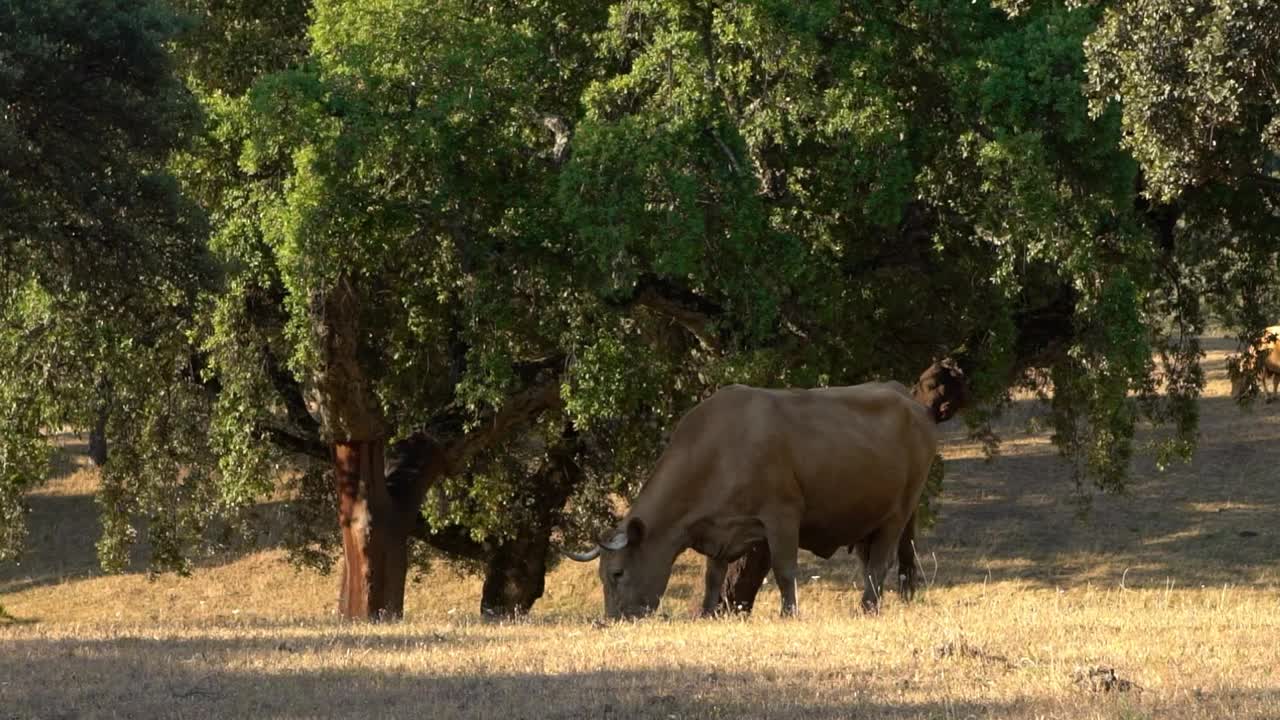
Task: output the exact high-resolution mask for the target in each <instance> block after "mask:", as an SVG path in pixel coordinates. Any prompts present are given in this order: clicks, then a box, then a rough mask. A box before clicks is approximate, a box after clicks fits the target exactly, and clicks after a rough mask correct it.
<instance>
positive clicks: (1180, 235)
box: [1087, 0, 1280, 397]
mask: <svg viewBox="0 0 1280 720" xmlns="http://www.w3.org/2000/svg"><path fill="white" fill-rule="evenodd" d="M1087 50H1088V54H1089V78H1090V82H1089V86H1088V89H1089V92H1090V96H1091V102H1092V104H1093V109H1094V112H1095V113H1103V112H1108V111H1109V110H1110V109H1111V108H1116V107H1118V108H1119V109H1120V111H1121V116H1122V119H1123V127H1124V137H1123V145H1124V147H1125V148H1126V149H1128V150H1129V151H1130V152H1131V153H1132V154H1133V156H1134V158H1135V159H1136V160H1137V161H1138V162H1139V163H1140V164H1141V167H1142V173H1143V175H1142V178H1143V182H1142V188H1141V190H1142V194H1143V198H1144V199H1149V201H1150V203H1151V204H1152V205H1153V206H1154V207H1153V210H1152V211H1151V212H1149V214H1150V215H1152V216H1153V217H1154V219H1155V222H1154V223H1153V225H1154V227H1155V231H1156V233H1155V235H1156V239H1157V242H1158V245H1159V247H1160V248H1161V251H1162V252H1163V254H1164V256H1165V258H1166V263H1165V268H1164V269H1165V272H1166V273H1167V274H1170V275H1174V276H1176V277H1177V282H1176V283H1175V288H1174V289H1175V290H1176V291H1177V292H1175V293H1174V294H1173V295H1171V296H1170V298H1169V299H1168V301H1167V302H1169V303H1170V304H1171V305H1177V306H1180V307H1182V308H1185V310H1184V311H1183V312H1182V314H1184V315H1185V314H1194V313H1195V312H1197V311H1196V310H1195V309H1193V308H1194V306H1195V305H1196V304H1197V303H1198V302H1204V303H1205V304H1206V305H1209V306H1210V307H1211V309H1212V310H1213V311H1214V312H1216V313H1217V314H1218V315H1220V316H1221V317H1222V318H1223V319H1224V320H1225V321H1226V322H1227V323H1228V324H1229V325H1231V326H1233V327H1235V328H1237V329H1238V330H1239V331H1240V339H1241V341H1242V342H1245V343H1247V342H1253V341H1255V340H1256V339H1257V338H1258V336H1259V335H1260V333H1261V331H1262V329H1263V328H1264V327H1266V326H1268V325H1272V324H1274V323H1275V321H1276V318H1277V314H1278V313H1280V298H1277V295H1276V292H1275V290H1274V278H1275V270H1276V268H1277V256H1276V237H1277V236H1280V208H1278V204H1280V90H1277V85H1276V78H1277V77H1280V15H1277V13H1276V12H1275V7H1274V6H1273V5H1272V4H1271V3H1268V2H1261V1H1256V0H1255V1H1208V0H1202V1H1197V2H1167V1H1164V0H1143V1H1136V0H1133V1H1129V2H1118V3H1113V4H1112V7H1110V8H1109V9H1108V11H1107V12H1106V14H1105V17H1104V19H1103V21H1102V23H1101V24H1100V26H1099V28H1098V30H1097V32H1096V33H1094V35H1093V36H1092V37H1091V38H1090V39H1089V41H1088V43H1087ZM1232 371H1233V374H1234V373H1237V372H1238V371H1239V366H1238V365H1233V367H1232ZM1249 380H1250V382H1249V383H1248V386H1247V390H1248V392H1247V393H1246V397H1248V396H1251V395H1252V394H1253V393H1254V392H1256V388H1255V387H1253V386H1252V385H1253V383H1252V378H1249Z"/></svg>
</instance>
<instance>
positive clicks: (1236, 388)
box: [1231, 325, 1280, 402]
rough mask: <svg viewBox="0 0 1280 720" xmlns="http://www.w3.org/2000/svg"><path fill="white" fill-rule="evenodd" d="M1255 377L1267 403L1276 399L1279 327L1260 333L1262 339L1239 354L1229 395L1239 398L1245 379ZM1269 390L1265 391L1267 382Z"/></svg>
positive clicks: (1279, 366) (1279, 374)
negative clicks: (1238, 361) (1269, 385)
mask: <svg viewBox="0 0 1280 720" xmlns="http://www.w3.org/2000/svg"><path fill="white" fill-rule="evenodd" d="M1249 375H1256V376H1257V378H1258V381H1259V384H1260V385H1261V387H1262V392H1263V394H1264V395H1265V396H1266V401H1267V402H1273V401H1274V400H1275V399H1276V394H1277V390H1280V325H1272V326H1270V327H1268V328H1267V329H1266V330H1263V331H1262V337H1260V338H1259V339H1258V340H1256V341H1254V342H1253V344H1252V345H1251V346H1250V347H1249V348H1247V349H1246V350H1244V351H1243V352H1241V357H1240V373H1239V374H1238V375H1237V376H1236V377H1234V378H1232V380H1231V395H1232V397H1239V396H1240V393H1241V392H1242V391H1243V390H1244V383H1245V378H1246V377H1247V376H1249ZM1268 380H1270V381H1271V390H1270V392H1268V391H1267V381H1268Z"/></svg>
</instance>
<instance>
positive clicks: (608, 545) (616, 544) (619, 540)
mask: <svg viewBox="0 0 1280 720" xmlns="http://www.w3.org/2000/svg"><path fill="white" fill-rule="evenodd" d="M600 546H601V547H603V548H604V549H605V550H621V549H622V548H624V547H626V546H627V533H626V532H624V531H622V530H619V531H618V532H617V534H615V535H614V536H613V537H612V538H610V539H608V540H605V541H604V542H602V543H600Z"/></svg>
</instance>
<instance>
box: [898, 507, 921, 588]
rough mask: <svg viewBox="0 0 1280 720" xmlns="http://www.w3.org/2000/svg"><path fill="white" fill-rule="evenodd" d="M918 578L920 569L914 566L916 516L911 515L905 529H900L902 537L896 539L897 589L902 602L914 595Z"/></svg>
mask: <svg viewBox="0 0 1280 720" xmlns="http://www.w3.org/2000/svg"><path fill="white" fill-rule="evenodd" d="M919 577H920V568H919V567H918V566H917V565H916V515H915V513H912V514H911V517H910V518H908V519H907V525H906V527H904V528H902V537H901V538H899V539H898V589H899V592H901V593H902V599H903V600H910V599H911V598H913V597H915V594H916V580H917V579H918V578H919Z"/></svg>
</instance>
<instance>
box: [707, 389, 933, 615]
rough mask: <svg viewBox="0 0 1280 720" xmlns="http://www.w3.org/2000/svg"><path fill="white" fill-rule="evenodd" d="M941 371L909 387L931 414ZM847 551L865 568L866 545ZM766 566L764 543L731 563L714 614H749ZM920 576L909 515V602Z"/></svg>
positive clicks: (905, 540) (902, 564)
mask: <svg viewBox="0 0 1280 720" xmlns="http://www.w3.org/2000/svg"><path fill="white" fill-rule="evenodd" d="M943 371H944V368H943V367H942V366H939V365H934V366H931V367H930V368H929V369H928V370H926V371H925V373H924V374H923V375H921V378H920V381H919V382H917V383H916V384H915V386H914V387H912V388H911V394H912V396H913V397H915V398H916V401H917V402H919V403H920V404H921V405H924V406H926V407H930V408H931V410H930V412H931V413H933V410H932V405H933V403H934V399H935V396H936V394H937V384H938V378H939V377H943V376H942V375H941V373H942V372H943ZM949 417H950V416H949V415H947V416H943V415H941V414H937V413H934V419H935V420H936V421H937V422H944V421H945V420H947V419H949ZM850 550H851V551H852V550H857V551H858V557H859V558H860V559H863V561H864V569H865V557H866V551H867V549H866V547H865V545H863V546H855V547H853V548H850ZM707 562H708V564H710V563H711V562H713V561H712V560H710V559H708V560H707ZM769 566H770V562H769V547H768V546H767V545H766V544H765V543H763V542H759V543H756V544H755V545H753V546H751V548H750V549H748V550H747V553H746V554H745V555H743V556H742V557H741V558H738V559H737V560H735V561H733V562H732V563H730V564H729V571H728V573H727V574H726V575H725V580H724V586H723V587H722V588H721V591H720V602H719V605H718V606H716V608H715V610H714V612H715V613H722V612H734V613H742V614H750V613H751V610H752V608H753V607H754V606H755V601H756V594H757V593H758V592H760V587H761V586H762V585H763V584H764V579H765V576H766V575H768V574H769ZM919 577H920V572H919V568H918V567H917V564H916V547H915V516H914V515H912V519H911V521H910V522H908V523H907V527H906V528H904V529H903V531H902V537H901V538H899V540H898V581H899V591H900V592H901V593H902V597H903V598H904V599H906V600H910V599H911V598H912V597H913V596H914V595H915V590H916V581H917V580H918V579H919ZM709 601H710V600H709V599H708V598H704V599H703V603H702V607H701V608H700V612H701V614H703V615H707V614H710V613H711V611H708V609H707V608H708V605H707V603H708V602H709Z"/></svg>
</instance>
